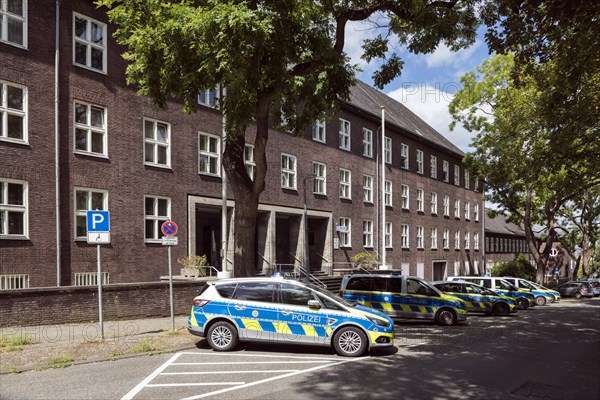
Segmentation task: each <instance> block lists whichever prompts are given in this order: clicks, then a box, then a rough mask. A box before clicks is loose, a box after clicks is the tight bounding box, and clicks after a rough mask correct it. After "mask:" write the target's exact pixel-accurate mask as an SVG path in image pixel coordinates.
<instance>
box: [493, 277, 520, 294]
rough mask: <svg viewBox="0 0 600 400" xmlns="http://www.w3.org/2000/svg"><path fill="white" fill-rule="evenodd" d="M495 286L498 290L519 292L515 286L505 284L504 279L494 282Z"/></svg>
mask: <svg viewBox="0 0 600 400" xmlns="http://www.w3.org/2000/svg"><path fill="white" fill-rule="evenodd" d="M496 286H497V287H499V288H500V289H504V290H510V291H515V292H516V291H518V290H519V289H517V287H516V286H515V285H511V284H510V283H508V282H506V281H505V280H504V279H498V280H497V281H496Z"/></svg>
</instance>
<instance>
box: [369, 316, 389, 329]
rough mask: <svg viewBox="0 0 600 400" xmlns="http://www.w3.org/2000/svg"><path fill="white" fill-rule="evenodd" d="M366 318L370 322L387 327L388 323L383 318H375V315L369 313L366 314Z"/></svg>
mask: <svg viewBox="0 0 600 400" xmlns="http://www.w3.org/2000/svg"><path fill="white" fill-rule="evenodd" d="M367 319H368V320H369V321H371V322H372V323H374V324H375V325H377V326H384V327H386V328H387V327H388V326H390V323H389V322H388V321H386V320H384V319H379V318H375V317H371V316H369V315H367Z"/></svg>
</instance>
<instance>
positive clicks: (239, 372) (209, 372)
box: [161, 369, 300, 375]
mask: <svg viewBox="0 0 600 400" xmlns="http://www.w3.org/2000/svg"><path fill="white" fill-rule="evenodd" d="M296 371H300V370H299V369H273V370H260V369H259V370H256V371H202V372H163V373H162V374H161V375H221V374H259V373H262V372H264V373H274V372H296Z"/></svg>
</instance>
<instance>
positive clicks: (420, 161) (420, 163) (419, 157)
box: [417, 150, 423, 175]
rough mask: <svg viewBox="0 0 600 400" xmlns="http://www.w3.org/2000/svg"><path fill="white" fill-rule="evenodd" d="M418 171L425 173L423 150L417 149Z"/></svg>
mask: <svg viewBox="0 0 600 400" xmlns="http://www.w3.org/2000/svg"><path fill="white" fill-rule="evenodd" d="M417 173H418V174H421V175H422V174H423V151H422V150H417Z"/></svg>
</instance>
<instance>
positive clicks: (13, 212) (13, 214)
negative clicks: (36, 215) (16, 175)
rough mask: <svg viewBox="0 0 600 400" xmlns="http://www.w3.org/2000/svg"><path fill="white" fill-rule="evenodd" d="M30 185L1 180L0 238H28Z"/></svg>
mask: <svg viewBox="0 0 600 400" xmlns="http://www.w3.org/2000/svg"><path fill="white" fill-rule="evenodd" d="M28 199H29V196H28V184H27V182H25V181H18V180H13V179H6V178H0V238H2V239H6V238H20V239H22V238H26V237H27V236H28V235H29V223H28V209H29V205H28V203H29V202H28Z"/></svg>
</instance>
